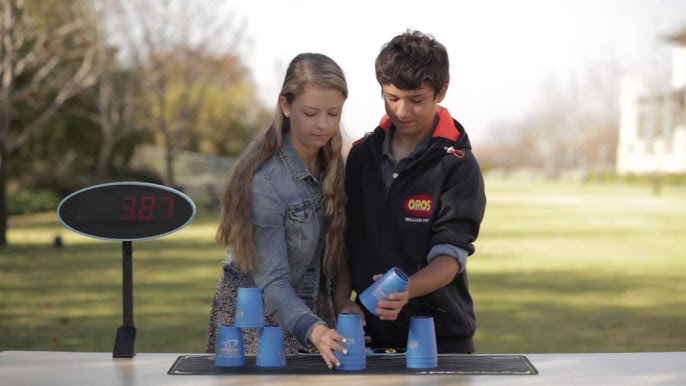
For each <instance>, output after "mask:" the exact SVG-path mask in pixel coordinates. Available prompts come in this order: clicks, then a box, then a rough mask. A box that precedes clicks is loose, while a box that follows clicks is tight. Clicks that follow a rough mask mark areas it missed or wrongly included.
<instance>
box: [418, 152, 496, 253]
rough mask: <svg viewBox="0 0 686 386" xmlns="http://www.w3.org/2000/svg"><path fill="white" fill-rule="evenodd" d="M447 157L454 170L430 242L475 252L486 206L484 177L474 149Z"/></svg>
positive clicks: (443, 194) (448, 165)
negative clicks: (473, 152)
mask: <svg viewBox="0 0 686 386" xmlns="http://www.w3.org/2000/svg"><path fill="white" fill-rule="evenodd" d="M446 157H447V158H446V159H445V160H443V161H442V162H446V163H447V164H446V165H445V166H446V167H449V168H450V169H451V172H450V174H449V178H447V179H446V181H445V183H444V186H443V189H442V192H441V196H440V203H439V204H440V206H439V208H438V211H439V212H438V214H437V216H436V220H435V222H434V226H433V229H432V235H431V241H430V244H431V246H432V247H433V246H435V245H439V244H450V245H454V246H456V247H458V248H461V249H464V250H466V251H467V252H468V253H469V255H471V254H473V253H474V245H473V243H474V241H475V240H476V238H477V236H478V235H479V228H480V226H481V221H482V220H483V217H484V212H485V209H486V194H485V191H484V181H483V176H482V174H481V169H480V168H479V164H478V162H477V160H476V158H475V157H474V155H473V154H472V152H471V151H469V150H467V149H464V157H463V158H458V157H455V156H454V155H451V154H448V155H446ZM451 157H454V158H451Z"/></svg>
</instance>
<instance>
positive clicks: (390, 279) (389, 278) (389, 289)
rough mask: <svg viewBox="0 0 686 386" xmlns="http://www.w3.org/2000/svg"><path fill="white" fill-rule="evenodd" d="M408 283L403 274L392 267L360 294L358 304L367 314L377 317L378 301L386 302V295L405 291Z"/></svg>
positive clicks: (398, 269)
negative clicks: (367, 311)
mask: <svg viewBox="0 0 686 386" xmlns="http://www.w3.org/2000/svg"><path fill="white" fill-rule="evenodd" d="M409 283H410V279H409V278H408V277H407V275H406V274H405V272H403V271H402V270H401V269H400V268H397V267H393V268H391V269H389V270H388V271H387V272H386V273H385V274H384V275H383V276H382V277H380V278H379V280H377V281H375V282H374V283H373V284H372V285H370V286H369V287H367V289H366V290H364V291H363V292H362V293H361V294H360V302H362V304H363V305H364V307H365V308H366V309H367V310H369V312H371V313H372V314H374V315H377V316H378V314H377V313H376V309H377V304H378V302H379V300H388V295H390V294H392V293H393V292H403V291H405V289H407V285H408V284H409Z"/></svg>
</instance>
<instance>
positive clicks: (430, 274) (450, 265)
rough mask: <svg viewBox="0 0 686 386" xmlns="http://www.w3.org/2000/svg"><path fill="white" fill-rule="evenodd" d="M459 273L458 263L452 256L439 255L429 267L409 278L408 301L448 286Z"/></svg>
mask: <svg viewBox="0 0 686 386" xmlns="http://www.w3.org/2000/svg"><path fill="white" fill-rule="evenodd" d="M459 271H460V263H459V262H458V261H457V259H455V258H454V257H452V256H448V255H440V256H438V257H436V258H435V259H434V260H433V261H431V263H430V264H429V265H427V266H426V267H424V268H422V269H420V270H419V271H417V272H416V273H415V274H414V275H412V276H410V285H409V294H408V296H409V299H412V298H416V297H419V296H423V295H426V294H428V293H431V292H433V291H435V290H437V289H439V288H441V287H443V286H446V285H448V284H449V283H450V282H451V281H452V280H453V279H454V278H455V275H457V273H458V272H459Z"/></svg>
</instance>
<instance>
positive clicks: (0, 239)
mask: <svg viewBox="0 0 686 386" xmlns="http://www.w3.org/2000/svg"><path fill="white" fill-rule="evenodd" d="M0 1H1V2H2V3H1V4H2V5H1V6H2V20H1V21H0V23H1V28H0V30H1V35H0V39H1V40H2V44H1V45H0V58H1V59H0V79H1V84H0V116H1V117H0V246H5V245H7V184H8V173H7V171H8V163H9V162H10V161H11V160H12V157H13V156H14V155H15V154H16V152H17V151H18V149H19V148H20V147H21V146H22V145H24V144H25V143H26V142H27V141H28V140H29V139H31V138H32V137H33V136H35V135H37V134H39V133H40V132H41V131H42V130H44V129H45V127H46V124H47V123H48V121H49V120H50V119H51V118H52V117H54V116H55V115H56V114H57V112H58V111H59V109H60V108H61V107H62V106H63V105H64V103H65V102H66V101H68V100H69V99H70V98H72V97H74V96H75V95H77V94H79V93H80V92H82V91H83V90H85V89H87V88H89V87H91V86H92V85H94V84H95V81H96V79H97V74H98V68H97V67H96V65H95V56H96V50H95V49H94V47H95V45H94V44H92V40H91V39H92V37H93V34H92V24H90V23H89V22H90V18H89V17H87V15H88V14H89V12H90V10H89V3H88V2H86V1H79V0H72V1H59V0H45V1H41V2H28V1H24V0H0ZM25 110H31V111H32V114H20V112H21V111H25Z"/></svg>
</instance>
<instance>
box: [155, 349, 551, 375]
mask: <svg viewBox="0 0 686 386" xmlns="http://www.w3.org/2000/svg"><path fill="white" fill-rule="evenodd" d="M246 362H247V363H246V365H245V366H241V367H219V366H215V365H214V355H210V354H207V355H182V356H180V357H178V358H177V359H176V361H175V362H174V364H173V365H172V367H171V368H170V369H169V371H168V372H167V373H168V374H171V375H221V374H234V375H239V374H242V375H248V374H262V375H265V374H272V375H274V374H283V375H289V374H290V375H295V374H299V375H322V374H358V375H359V374H370V375H372V374H417V375H422V374H429V375H438V374H447V375H456V374H471V375H475V374H491V375H534V374H538V370H536V368H535V367H534V366H533V365H532V364H531V362H529V359H528V358H526V357H525V356H523V355H474V354H439V355H438V366H437V367H434V368H432V369H409V368H407V367H406V366H405V356H404V355H376V356H375V355H370V356H367V368H366V369H364V370H359V371H336V370H329V369H328V368H327V367H326V364H325V363H324V360H323V359H322V358H321V357H320V356H319V355H292V356H288V357H287V364H286V366H283V367H258V366H256V365H255V357H254V356H248V357H247V358H246Z"/></svg>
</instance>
